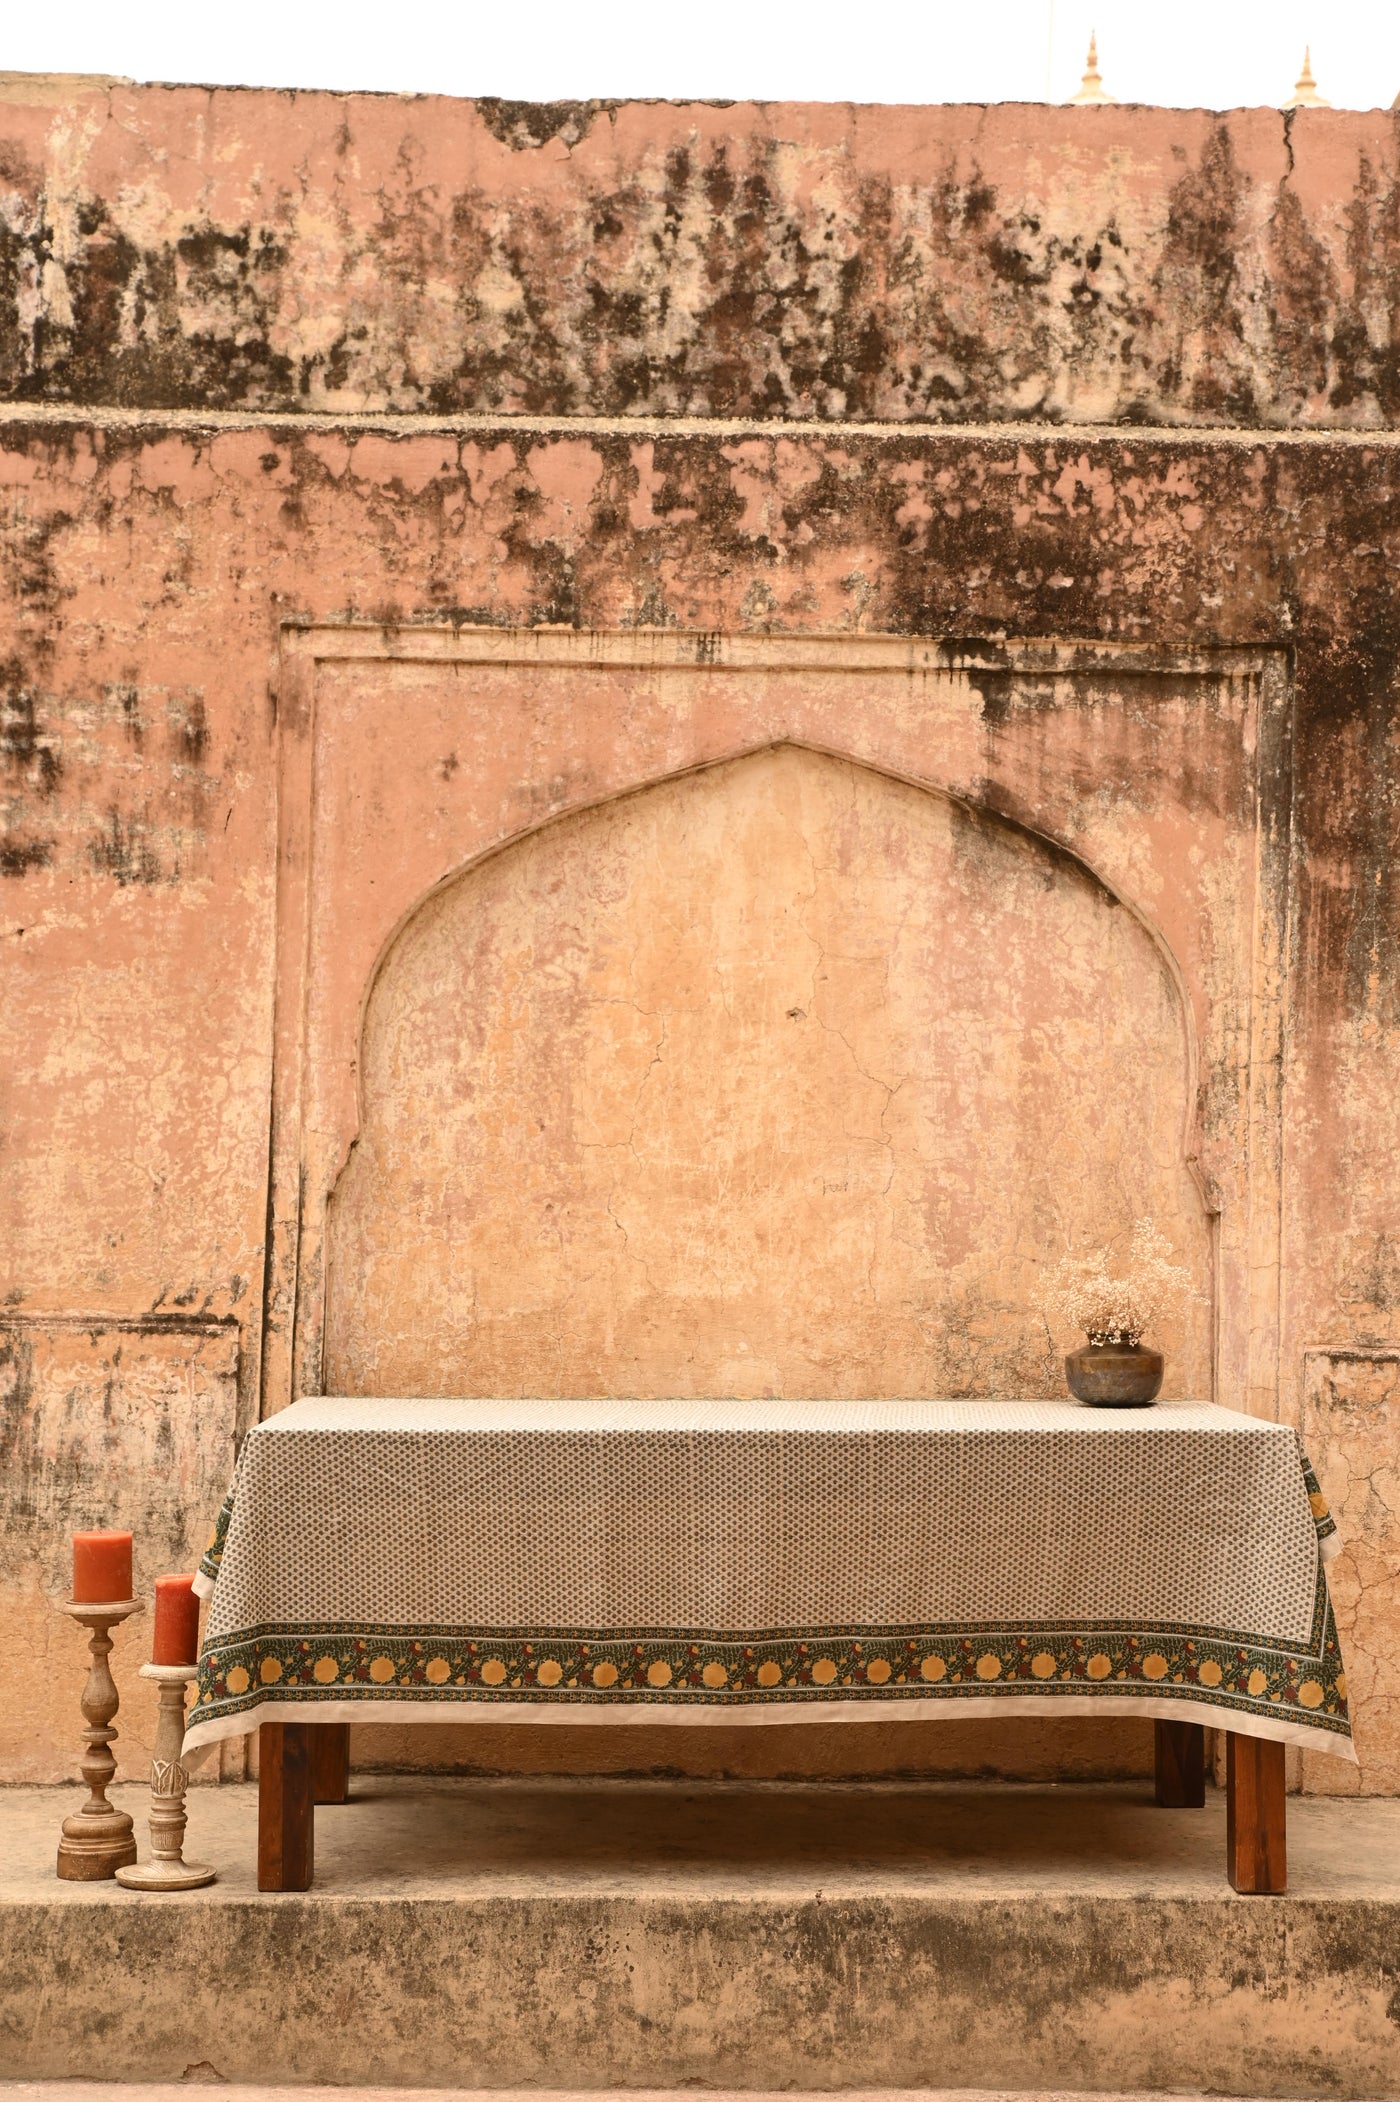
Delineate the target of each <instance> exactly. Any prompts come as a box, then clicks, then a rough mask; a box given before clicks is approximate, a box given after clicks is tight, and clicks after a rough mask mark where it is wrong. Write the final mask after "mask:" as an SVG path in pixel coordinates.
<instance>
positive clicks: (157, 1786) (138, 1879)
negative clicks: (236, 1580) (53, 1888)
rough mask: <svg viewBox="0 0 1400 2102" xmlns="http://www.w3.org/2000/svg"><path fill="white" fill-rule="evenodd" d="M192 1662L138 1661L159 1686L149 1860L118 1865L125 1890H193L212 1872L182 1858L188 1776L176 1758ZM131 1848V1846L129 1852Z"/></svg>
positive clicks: (192, 1674) (211, 1876)
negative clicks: (145, 1662) (125, 1866)
mask: <svg viewBox="0 0 1400 2102" xmlns="http://www.w3.org/2000/svg"><path fill="white" fill-rule="evenodd" d="M198 1670H199V1666H198V1665H197V1664H143V1665H142V1666H141V1676H142V1678H143V1679H154V1680H155V1682H156V1684H157V1685H158V1686H159V1688H160V1713H159V1715H158V1716H157V1718H156V1748H155V1753H154V1756H153V1757H152V1759H151V1820H150V1822H151V1858H150V1860H149V1861H143V1862H142V1863H141V1864H140V1866H139V1867H136V1868H119V1869H118V1870H117V1881H118V1883H122V1884H124V1885H125V1886H126V1888H127V1889H128V1890H198V1889H199V1887H200V1885H201V1884H202V1883H212V1882H213V1881H214V1877H215V1874H216V1871H215V1870H214V1869H212V1868H209V1867H208V1866H206V1864H205V1863H204V1862H202V1861H186V1860H185V1858H184V1853H183V1848H184V1844H185V1823H186V1819H185V1790H186V1788H187V1787H188V1786H189V1778H190V1777H189V1774H188V1773H187V1772H186V1770H185V1763H184V1761H183V1759H182V1758H181V1757H180V1753H181V1750H182V1748H183V1746H184V1742H185V1685H186V1682H187V1681H188V1680H190V1679H192V1678H194V1677H195V1676H196V1674H197V1673H198ZM134 1851H135V1849H133V1853H134Z"/></svg>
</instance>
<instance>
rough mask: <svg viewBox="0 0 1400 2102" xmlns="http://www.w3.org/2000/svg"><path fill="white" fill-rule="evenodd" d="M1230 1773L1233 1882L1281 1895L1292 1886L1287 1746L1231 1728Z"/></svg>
mask: <svg viewBox="0 0 1400 2102" xmlns="http://www.w3.org/2000/svg"><path fill="white" fill-rule="evenodd" d="M1225 1777H1226V1799H1225V1801H1226V1833H1227V1838H1226V1852H1227V1867H1228V1870H1229V1876H1230V1882H1231V1884H1232V1885H1233V1887H1234V1888H1235V1889H1236V1890H1239V1891H1244V1892H1247V1893H1251V1894H1256V1895H1258V1896H1269V1897H1277V1896H1279V1895H1281V1894H1282V1892H1283V1891H1284V1890H1286V1889H1287V1887H1288V1849H1287V1829H1286V1827H1287V1800H1288V1799H1287V1797H1286V1795H1285V1794H1284V1781H1283V1746H1282V1745H1281V1744H1274V1743H1272V1742H1271V1741H1270V1740H1268V1739H1266V1738H1263V1737H1241V1736H1239V1735H1238V1734H1237V1733H1236V1732H1235V1731H1234V1730H1231V1731H1230V1732H1229V1734H1228V1737H1227V1739H1226V1744H1225Z"/></svg>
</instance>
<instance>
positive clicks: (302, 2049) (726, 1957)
mask: <svg viewBox="0 0 1400 2102" xmlns="http://www.w3.org/2000/svg"><path fill="white" fill-rule="evenodd" d="M356 1786H357V1788H358V1789H360V1790H361V1791H363V1795H362V1799H360V1800H358V1801H352V1802H351V1803H350V1804H348V1805H346V1806H344V1807H338V1808H335V1809H328V1810H327V1809H323V1810H321V1811H320V1812H318V1816H317V1847H318V1875H319V1878H320V1883H319V1887H318V1888H317V1889H316V1890H314V1891H313V1892H311V1893H309V1894H307V1895H305V1896H284V1897H270V1896H259V1895H258V1893H257V1892H256V1891H255V1890H254V1889H253V1887H252V1848H251V1842H252V1834H253V1821H254V1815H255V1804H254V1800H253V1791H252V1790H251V1789H246V1788H229V1789H208V1790H200V1791H198V1792H197V1793H196V1794H195V1796H194V1798H193V1800H192V1804H191V1831H190V1840H191V1847H190V1850H191V1852H192V1853H198V1854H200V1855H201V1856H204V1857H207V1858H211V1859H214V1860H215V1861H216V1862H218V1863H219V1865H220V1870H221V1881H220V1882H219V1883H218V1884H215V1885H214V1886H213V1887H212V1888H211V1889H209V1890H207V1891H201V1892H196V1893H192V1894H190V1895H188V1896H185V1897H181V1898H178V1899H173V1900H153V1899H147V1898H142V1897H139V1896H137V1895H135V1894H133V1893H128V1892H123V1891H120V1890H119V1889H117V1887H116V1886H115V1885H111V1884H102V1885H77V1884H68V1885H61V1884H59V1883H58V1882H57V1881H56V1880H53V1879H52V1876H51V1868H50V1865H49V1857H50V1853H51V1841H52V1837H53V1833H54V1832H56V1830H57V1825H58V1821H59V1818H60V1817H61V1815H62V1812H63V1810H64V1809H65V1808H67V1807H68V1799H67V1793H66V1792H60V1791H55V1790H23V1791H21V1790H14V1791H10V1792H9V1798H8V1801H7V1804H6V1811H7V1815H6V1826H7V1832H8V1833H10V1834H11V1835H13V1837H12V1845H11V1849H10V1860H9V1866H8V1867H7V1870H6V1873H5V1875H4V1877H3V1879H2V1880H0V1977H3V1980H4V1983H3V1986H0V2065H3V2066H4V2068H5V2071H6V2072H7V2073H8V2074H9V2075H10V2076H11V2078H16V2077H21V2076H22V2077H28V2078H33V2079H40V2078H44V2079H56V2078H70V2079H71V2078H75V2077H77V2078H82V2077H85V2076H86V2077H88V2078H91V2077H92V2076H93V2075H94V2074H96V2073H101V2074H102V2075H104V2076H105V2077H108V2078H115V2079H125V2080H138V2079H144V2080H150V2079H152V2078H156V2079H164V2080H177V2079H178V2078H179V2076H180V2075H181V2073H182V2072H183V2071H184V2069H185V2068H186V2067H192V2066H198V2067H201V2068H204V2067H208V2068H210V2069H211V2074H212V2075H218V2076H222V2077H223V2078H225V2079H227V2080H232V2081H236V2082H291V2083H300V2082H317V2083H329V2084H345V2085H354V2084H356V2083H360V2082H365V2081H375V2082H380V2083H385V2084H388V2085H392V2086H403V2087H407V2086H441V2087H448V2086H465V2085H466V2084H468V2083H470V2085H471V2086H472V2087H474V2088H480V2087H495V2088H519V2087H545V2088H558V2089H562V2088H565V2087H568V2088H571V2089H589V2090H600V2089H609V2088H661V2087H666V2088H675V2087H680V2086H692V2087H704V2088H709V2089H737V2088H743V2089H748V2090H776V2089H780V2088H785V2087H786V2088H793V2087H796V2088H804V2089H815V2088H824V2089H829V2088H840V2089H847V2090H856V2091H859V2090H868V2089H872V2088H883V2089H894V2088H900V2089H906V2088H916V2087H918V2088H926V2087H931V2086H932V2085H933V2084H934V2082H935V2081H936V2082H937V2083H938V2084H939V2085H940V2086H941V2087H944V2088H947V2087H954V2088H974V2089H981V2090H984V2091H985V2090H987V2089H997V2088H1001V2089H1007V2090H1012V2089H1020V2090H1024V2089H1025V2087H1026V2086H1027V2085H1028V2084H1029V2085H1034V2086H1039V2087H1042V2088H1045V2089H1048V2090H1056V2091H1063V2090H1065V2089H1071V2088H1073V2089H1085V2090H1089V2089H1100V2090H1101V2089H1117V2090H1122V2089H1127V2088H1139V2089H1148V2090H1154V2091H1161V2090H1171V2091H1175V2092H1183V2091H1188V2092H1200V2091H1202V2090H1215V2091H1216V2092H1222V2091H1223V2092H1226V2093H1229V2094H1233V2095H1239V2096H1245V2095H1249V2096H1262V2095H1267V2096H1279V2097H1281V2096H1285V2095H1309V2096H1323V2095H1339V2096H1351V2097H1356V2096H1363V2095H1368V2096H1369V2095H1385V2094H1395V2093H1397V2092H1400V1880H1397V1864H1400V1804H1397V1803H1392V1802H1376V1801H1363V1802H1351V1803H1306V1802H1305V1803H1296V1802H1295V1804H1294V1805H1293V1806H1292V1808H1293V1825H1292V1840H1293V1883H1294V1890H1293V1894H1292V1895H1290V1896H1289V1897H1287V1898H1283V1899H1241V1898H1237V1897H1235V1896H1233V1895H1232V1894H1231V1893H1230V1892H1229V1891H1228V1889H1227V1888H1226V1886H1225V1882H1224V1875H1223V1852H1224V1850H1223V1835H1222V1833H1221V1831H1220V1825H1221V1822H1222V1817H1223V1809H1222V1805H1221V1803H1220V1801H1219V1799H1218V1798H1214V1797H1213V1798H1212V1800H1211V1802H1210V1803H1209V1805H1208V1807H1207V1809H1206V1810H1205V1811H1203V1812H1201V1811H1198V1812H1190V1811H1158V1810H1156V1809H1154V1808H1153V1807H1152V1805H1151V1804H1150V1802H1149V1801H1148V1800H1147V1798H1146V1791H1145V1790H1143V1789H1142V1788H1133V1787H1124V1788H1092V1789H1091V1788H1079V1789H1073V1790H1071V1789H1034V1788H1028V1789H1017V1788H1005V1787H1004V1788H993V1789H985V1790H983V1789H968V1788H948V1787H933V1788H916V1787H900V1786H895V1785H889V1786H883V1787H881V1786H875V1787H858V1788H857V1787H826V1788H811V1787H795V1786H792V1787H778V1788H774V1787H767V1788H762V1787H760V1788H752V1787H750V1788H744V1789H734V1788H728V1787H725V1786H723V1785H719V1786H714V1785H704V1786H695V1785H677V1784H671V1785H667V1786H658V1785H657V1784H655V1783H646V1784H640V1783H639V1784H635V1785H628V1784H615V1783H605V1784H597V1783H589V1784H556V1785H553V1786H551V1785H547V1784H546V1785H541V1784H538V1783H531V1784H528V1785H525V1784H519V1783H498V1784H482V1783H477V1782H471V1783H457V1784H443V1783H441V1782H439V1783H434V1784H428V1785H423V1786H419V1787H405V1786H404V1785H402V1784H401V1783H395V1782H393V1781H390V1780H385V1779H381V1778H375V1779H374V1780H372V1781H371V1780H369V1779H367V1778H361V1779H360V1780H359V1781H357V1783H356ZM122 1793H123V1795H124V1796H125V1798H126V1800H127V1802H128V1805H129V1806H130V1807H132V1808H133V1809H138V1808H139V1805H140V1791H139V1790H134V1789H128V1790H124V1791H122Z"/></svg>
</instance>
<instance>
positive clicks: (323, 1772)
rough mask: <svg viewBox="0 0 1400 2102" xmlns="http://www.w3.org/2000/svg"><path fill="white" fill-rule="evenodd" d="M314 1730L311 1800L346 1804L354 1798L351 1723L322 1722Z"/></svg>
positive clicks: (311, 1726) (312, 1729)
mask: <svg viewBox="0 0 1400 2102" xmlns="http://www.w3.org/2000/svg"><path fill="white" fill-rule="evenodd" d="M310 1730H311V1799H312V1801H313V1802H315V1803H345V1802H348V1801H349V1799H350V1725H349V1723H348V1722H318V1723H312V1724H311V1725H310Z"/></svg>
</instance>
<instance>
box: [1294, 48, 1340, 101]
mask: <svg viewBox="0 0 1400 2102" xmlns="http://www.w3.org/2000/svg"><path fill="white" fill-rule="evenodd" d="M1283 106H1284V108H1285V109H1331V107H1332V105H1331V103H1330V102H1329V101H1328V100H1327V97H1326V96H1325V95H1319V94H1318V92H1317V82H1316V81H1315V80H1314V79H1313V69H1312V53H1311V51H1310V50H1309V49H1308V47H1307V45H1306V44H1305V45H1304V46H1303V70H1302V72H1301V73H1300V74H1299V75H1298V79H1297V82H1296V84H1295V86H1294V89H1293V93H1292V94H1291V95H1290V96H1289V98H1288V100H1287V102H1285V103H1284V105H1283Z"/></svg>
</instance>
